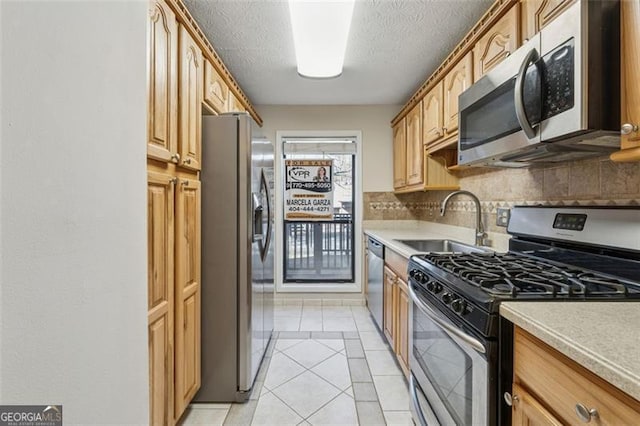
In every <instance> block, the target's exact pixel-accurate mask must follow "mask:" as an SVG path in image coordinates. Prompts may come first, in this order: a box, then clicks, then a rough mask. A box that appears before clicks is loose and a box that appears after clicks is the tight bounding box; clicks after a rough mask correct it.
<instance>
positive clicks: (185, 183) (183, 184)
mask: <svg viewBox="0 0 640 426" xmlns="http://www.w3.org/2000/svg"><path fill="white" fill-rule="evenodd" d="M181 183H182V186H189V181H188V180H183V181H182V182H181Z"/></svg>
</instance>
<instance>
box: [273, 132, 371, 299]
mask: <svg viewBox="0 0 640 426" xmlns="http://www.w3.org/2000/svg"><path fill="white" fill-rule="evenodd" d="M295 138H301V139H304V138H327V139H333V138H336V139H353V140H354V141H355V145H356V153H355V157H356V158H355V162H354V167H355V173H354V176H355V179H354V184H353V192H354V198H355V206H354V210H355V214H354V215H353V232H354V234H353V235H354V245H353V250H355V253H354V254H355V256H354V269H355V271H354V274H355V275H354V282H353V283H331V282H328V283H283V272H284V271H283V262H284V251H283V247H284V245H283V244H284V237H283V233H282V232H276V233H275V263H276V264H275V281H276V286H275V287H276V293H362V288H363V286H362V267H361V265H362V238H361V237H360V235H362V149H361V147H362V131H360V130H278V131H276V144H275V145H276V146H275V161H274V175H275V176H274V179H275V185H274V186H275V203H276V205H275V213H276V215H275V220H276V229H282V228H281V227H282V226H284V161H283V160H284V159H283V151H284V149H283V148H284V146H283V144H284V141H285V139H295Z"/></svg>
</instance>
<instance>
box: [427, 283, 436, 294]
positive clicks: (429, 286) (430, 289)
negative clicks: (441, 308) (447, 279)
mask: <svg viewBox="0 0 640 426" xmlns="http://www.w3.org/2000/svg"><path fill="white" fill-rule="evenodd" d="M435 286H436V285H435V283H434V282H433V281H429V282H428V283H427V290H429V291H431V292H433V289H434V288H435Z"/></svg>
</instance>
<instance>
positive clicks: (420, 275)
mask: <svg viewBox="0 0 640 426" xmlns="http://www.w3.org/2000/svg"><path fill="white" fill-rule="evenodd" d="M413 279H414V280H416V281H418V282H419V283H421V282H422V280H424V274H423V273H422V272H420V271H416V273H415V274H413Z"/></svg>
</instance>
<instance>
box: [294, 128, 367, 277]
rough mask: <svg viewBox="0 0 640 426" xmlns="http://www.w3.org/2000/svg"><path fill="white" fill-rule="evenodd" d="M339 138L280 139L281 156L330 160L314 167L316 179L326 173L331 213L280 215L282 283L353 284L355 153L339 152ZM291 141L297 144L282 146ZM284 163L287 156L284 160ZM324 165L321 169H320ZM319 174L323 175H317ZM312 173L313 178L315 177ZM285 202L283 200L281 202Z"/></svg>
mask: <svg viewBox="0 0 640 426" xmlns="http://www.w3.org/2000/svg"><path fill="white" fill-rule="evenodd" d="M344 143H345V142H344V141H343V140H341V141H338V142H333V143H332V142H330V141H326V142H320V143H319V142H318V141H315V142H313V143H305V142H298V143H297V144H296V142H291V141H287V142H285V150H284V159H285V160H300V161H301V163H303V164H304V161H310V162H312V161H318V162H319V163H318V164H320V162H321V161H327V160H330V161H331V163H330V164H331V167H330V176H326V177H325V176H324V175H322V172H324V173H325V174H326V173H328V172H327V169H329V167H318V168H317V169H318V172H317V173H318V176H319V177H318V176H315V175H314V179H315V180H319V179H322V180H324V179H326V180H328V179H329V178H330V182H331V187H332V188H331V189H332V200H331V201H330V203H329V202H327V203H328V204H329V205H328V211H329V212H330V215H329V216H330V217H329V218H326V219H320V220H318V219H313V220H305V219H300V218H295V219H293V220H287V218H286V217H285V219H284V226H283V232H284V239H283V241H284V244H283V249H284V256H283V260H284V262H283V263H284V264H283V272H284V273H283V282H284V283H353V282H354V281H355V277H354V275H355V274H354V273H355V266H354V264H355V250H354V242H355V241H354V238H355V236H354V222H353V217H354V206H355V193H354V179H355V154H354V153H351V152H340V150H341V149H340V148H341V145H342V144H344ZM290 144H296V145H297V146H288V147H287V146H286V145H290ZM285 163H286V161H285ZM320 169H323V170H320ZM320 175H322V176H320ZM316 178H317V179H316ZM286 202H287V201H286V200H285V203H286Z"/></svg>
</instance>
